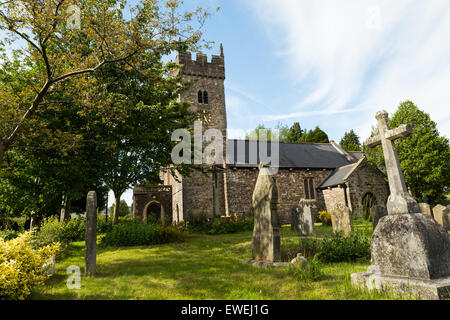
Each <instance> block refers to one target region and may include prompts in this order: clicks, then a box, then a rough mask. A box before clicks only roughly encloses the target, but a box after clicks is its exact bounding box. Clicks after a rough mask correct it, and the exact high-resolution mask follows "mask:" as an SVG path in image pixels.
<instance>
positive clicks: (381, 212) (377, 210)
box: [373, 205, 388, 230]
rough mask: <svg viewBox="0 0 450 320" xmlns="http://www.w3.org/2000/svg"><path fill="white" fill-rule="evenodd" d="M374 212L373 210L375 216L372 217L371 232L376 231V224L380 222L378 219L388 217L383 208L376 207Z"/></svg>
mask: <svg viewBox="0 0 450 320" xmlns="http://www.w3.org/2000/svg"><path fill="white" fill-rule="evenodd" d="M374 210H375V214H374V217H373V230H375V229H376V227H377V225H378V222H380V219H381V218H383V217H385V216H387V215H388V212H387V209H386V207H385V206H382V205H376V206H375V208H374Z"/></svg>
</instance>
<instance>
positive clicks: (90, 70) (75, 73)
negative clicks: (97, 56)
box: [52, 50, 138, 83]
mask: <svg viewBox="0 0 450 320" xmlns="http://www.w3.org/2000/svg"><path fill="white" fill-rule="evenodd" d="M136 53H138V51H137V50H135V51H134V52H133V53H131V54H129V55H127V56H125V57H122V58H117V59H113V60H105V61H102V62H101V63H99V64H98V65H97V66H95V67H94V68H90V69H84V70H79V71H74V72H70V73H67V74H65V75H62V76H60V77H58V78H55V79H53V80H52V83H56V82H59V81H62V80H64V79H67V78H70V77H73V76H76V75H80V74H85V73H91V72H95V71H97V70H98V69H100V68H101V67H103V66H104V65H106V64H111V63H116V62H120V61H126V60H127V59H129V58H131V57H132V56H134V55H135V54H136Z"/></svg>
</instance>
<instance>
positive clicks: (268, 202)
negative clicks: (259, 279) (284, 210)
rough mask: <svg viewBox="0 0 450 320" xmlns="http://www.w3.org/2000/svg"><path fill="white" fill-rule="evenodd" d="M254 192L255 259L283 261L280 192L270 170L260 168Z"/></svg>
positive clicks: (253, 240) (253, 241)
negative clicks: (278, 205)
mask: <svg viewBox="0 0 450 320" xmlns="http://www.w3.org/2000/svg"><path fill="white" fill-rule="evenodd" d="M259 169H260V171H259V175H258V180H257V181H256V186H255V190H254V192H253V199H252V200H253V213H254V221H255V222H254V223H255V225H254V229H253V238H252V243H253V250H252V254H253V259H254V260H255V261H262V262H279V261H280V260H281V251H280V233H279V230H278V218H277V204H278V191H277V186H276V184H275V181H274V179H273V178H272V176H271V175H270V172H269V169H268V168H265V167H264V166H263V165H261V166H260V168H259Z"/></svg>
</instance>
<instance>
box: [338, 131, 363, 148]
mask: <svg viewBox="0 0 450 320" xmlns="http://www.w3.org/2000/svg"><path fill="white" fill-rule="evenodd" d="M339 144H340V145H341V147H342V148H344V149H345V150H347V151H359V150H361V143H360V142H359V137H358V135H357V134H356V133H355V131H353V129H352V130H350V132H346V133H345V134H344V137H343V138H342V139H341V142H340V143H339Z"/></svg>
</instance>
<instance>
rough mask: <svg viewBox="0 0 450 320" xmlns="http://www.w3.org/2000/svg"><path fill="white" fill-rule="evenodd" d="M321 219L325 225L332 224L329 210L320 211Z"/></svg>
mask: <svg viewBox="0 0 450 320" xmlns="http://www.w3.org/2000/svg"><path fill="white" fill-rule="evenodd" d="M319 219H320V221H322V223H323V225H325V226H331V214H330V213H329V212H328V211H320V212H319Z"/></svg>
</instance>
